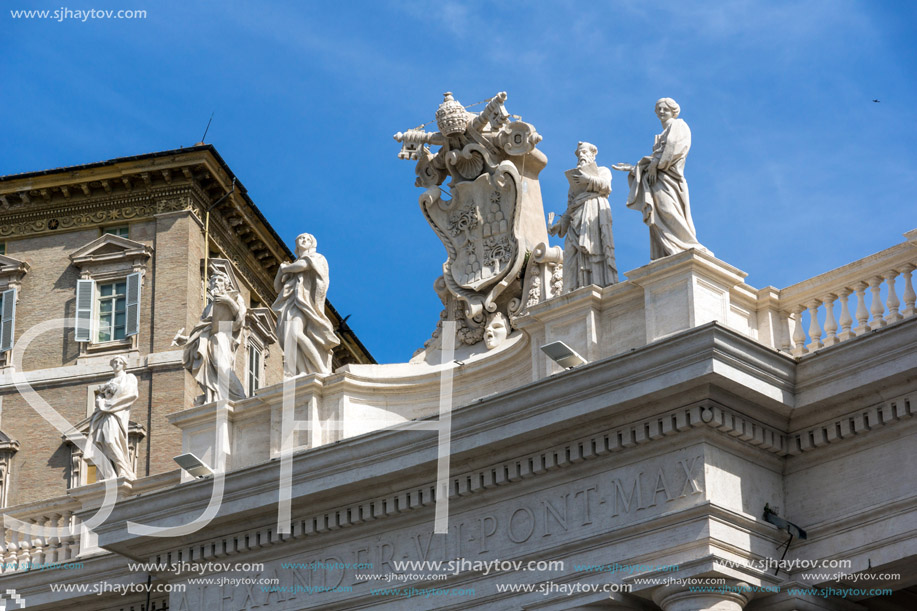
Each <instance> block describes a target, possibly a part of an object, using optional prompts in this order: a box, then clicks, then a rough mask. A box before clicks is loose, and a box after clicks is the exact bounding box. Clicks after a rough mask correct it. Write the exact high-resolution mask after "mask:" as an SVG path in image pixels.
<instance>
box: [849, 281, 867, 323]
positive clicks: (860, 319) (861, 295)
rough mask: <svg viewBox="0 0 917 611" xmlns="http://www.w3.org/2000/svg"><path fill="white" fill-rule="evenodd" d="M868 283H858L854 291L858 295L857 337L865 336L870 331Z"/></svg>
mask: <svg viewBox="0 0 917 611" xmlns="http://www.w3.org/2000/svg"><path fill="white" fill-rule="evenodd" d="M866 286H867V285H866V283H865V282H858V283H857V285H856V286H855V287H853V288H854V289H856V293H857V311H856V317H857V330H856V334H857V335H863V334H864V333H866V332H867V331H870V330H871V329H870V328H869V323H868V322H867V321H868V320H869V310H867V309H866Z"/></svg>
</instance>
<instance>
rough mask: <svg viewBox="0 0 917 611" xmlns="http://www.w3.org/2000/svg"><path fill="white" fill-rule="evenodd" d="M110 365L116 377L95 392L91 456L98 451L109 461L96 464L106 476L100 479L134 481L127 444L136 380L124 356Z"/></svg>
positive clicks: (90, 435)
mask: <svg viewBox="0 0 917 611" xmlns="http://www.w3.org/2000/svg"><path fill="white" fill-rule="evenodd" d="M109 364H110V365H111V368H112V370H113V371H114V372H115V377H113V378H112V379H111V380H109V381H108V382H107V383H106V384H102V385H101V386H99V387H98V388H96V390H95V395H96V400H95V403H96V407H95V411H94V412H92V417H91V419H90V420H89V439H90V440H91V441H92V443H93V444H94V448H93V449H92V450H91V451H90V454H93V453H94V452H95V451H98V452H101V453H102V454H103V455H104V456H105V458H107V459H108V461H105V460H96V461H94V463H95V465H96V467H97V468H98V469H99V471H100V473H101V474H102V476H103V477H102V478H100V479H108V478H111V477H126V478H128V479H134V477H136V476H135V475H134V467H133V465H132V464H131V457H130V450H129V449H128V444H127V429H128V424H129V422H130V420H129V418H130V410H131V405H133V403H134V401H136V400H137V396H138V392H137V376H135V375H134V374H132V373H127V372H126V371H125V369H126V368H127V360H126V359H125V358H124V357H123V356H116V357H115V358H113V359H112V360H111V363H109ZM87 458H91V456H88V457H87ZM109 461H111V462H110V464H109ZM112 470H114V472H112Z"/></svg>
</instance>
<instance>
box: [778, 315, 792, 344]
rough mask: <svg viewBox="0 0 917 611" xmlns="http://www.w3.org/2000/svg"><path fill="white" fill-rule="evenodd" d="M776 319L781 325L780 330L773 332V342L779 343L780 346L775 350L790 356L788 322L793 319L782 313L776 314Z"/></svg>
mask: <svg viewBox="0 0 917 611" xmlns="http://www.w3.org/2000/svg"><path fill="white" fill-rule="evenodd" d="M777 317H778V319H779V320H780V324H781V325H782V326H781V327H780V329H777V330H775V332H774V340H775V341H779V342H780V345H779V346H778V347H777V349H778V350H780V351H781V352H786V353H787V354H790V353H791V352H792V350H793V345H792V343H791V340H790V322H791V321H792V319H793V317H792V316H789V315H785V314H784V313H783V312H777ZM784 321H785V322H784Z"/></svg>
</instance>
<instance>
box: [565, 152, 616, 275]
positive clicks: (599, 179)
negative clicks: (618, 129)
mask: <svg viewBox="0 0 917 611" xmlns="http://www.w3.org/2000/svg"><path fill="white" fill-rule="evenodd" d="M597 154H598V149H597V148H596V147H595V145H594V144H590V143H588V142H580V143H579V144H578V145H577V147H576V159H577V163H576V167H575V168H574V169H572V170H568V171H567V172H566V176H567V180H568V181H569V182H570V190H569V192H568V194H567V211H566V212H564V214H563V215H562V216H561V217H560V220H559V221H558V222H557V223H555V224H553V225H551V226H550V227H548V233H550V234H551V235H556V236H559V237H562V238H563V237H566V239H565V241H564V268H563V269H564V293H569V292H570V291H572V290H574V289H578V288H579V287H581V286H589V285H591V284H595V285H597V286H609V285H611V284H614V283H615V282H617V281H618V270H617V269H616V268H615V243H614V238H613V237H612V234H611V206H609V205H608V195H609V194H610V193H611V170H609V169H608V168H605V167H601V166H597V165H596V163H595V157H596V155H597ZM553 217H554V213H551V215H550V218H549V219H548V220H549V222H550V221H553Z"/></svg>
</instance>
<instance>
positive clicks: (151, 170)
mask: <svg viewBox="0 0 917 611" xmlns="http://www.w3.org/2000/svg"><path fill="white" fill-rule="evenodd" d="M205 233H206V235H205ZM205 256H206V258H207V259H208V266H209V268H210V270H211V273H212V272H213V271H214V270H221V271H224V272H225V273H227V274H228V275H229V276H230V277H231V278H232V280H233V283H234V285H235V288H236V289H237V290H238V291H239V292H240V294H241V296H242V299H243V300H244V303H245V304H246V305H247V306H248V313H247V320H246V327H245V331H244V337H243V339H242V343H241V345H240V347H239V350H238V352H237V354H236V360H235V369H236V374H237V376H238V377H239V379H240V380H242V381H243V382H244V384H245V387H246V392H247V394H249V395H252V394H254V393H255V392H256V391H257V390H258V389H259V388H262V387H265V386H269V385H271V384H275V383H277V382H278V381H279V380H280V379H281V377H282V368H281V357H280V352H279V350H278V349H277V346H276V338H275V336H274V330H273V326H274V321H273V318H272V317H273V314H272V312H271V311H270V307H269V306H270V304H271V303H272V301H273V300H274V298H275V297H276V293H275V290H274V287H273V278H274V274H275V272H276V270H277V268H278V266H279V265H280V263H282V262H285V261H289V260H290V259H291V258H292V255H291V253H290V251H289V249H288V248H287V247H286V246H285V245H284V244H283V243H282V242H281V240H280V238H279V237H278V236H277V234H276V233H275V232H274V230H273V229H272V228H271V226H270V225H269V224H268V223H267V221H266V220H265V219H264V217H263V216H262V215H261V213H260V212H259V211H258V209H257V208H256V207H255V206H254V204H253V203H252V201H251V199H250V198H249V197H248V195H247V193H246V191H245V188H244V187H243V186H242V184H241V182H239V181H238V180H237V179H236V177H235V176H234V175H233V173H232V172H231V170H230V169H229V168H228V166H227V165H226V164H225V162H223V160H222V158H221V157H220V156H219V154H218V153H217V151H216V150H215V149H214V148H213V147H212V146H209V145H200V146H195V147H192V148H187V149H180V150H175V151H164V152H160V153H154V154H148V155H140V156H136V157H130V158H121V159H113V160H109V161H105V162H101V163H94V164H87V165H82V166H77V167H69V168H61V169H55V170H47V171H43V172H33V173H28V174H20V175H13V176H4V177H0V294H2V300H3V301H2V313H3V319H2V323H3V324H2V337H0V340H2V342H0V348H2V351H0V402H2V403H0V407H2V421H0V430H2V436H3V438H4V439H5V441H3V442H2V443H3V444H5V445H4V447H5V448H6V449H5V450H4V449H0V452H4V453H5V454H4V455H5V456H6V458H4V459H3V465H4V467H3V471H2V475H3V477H2V483H3V487H2V496H0V500H2V502H3V507H5V508H10V507H14V506H23V505H29V504H34V503H39V502H42V501H45V500H47V499H49V498H54V497H61V496H65V495H66V494H67V491H68V490H69V489H73V488H77V487H79V486H81V485H85V484H87V483H92V482H93V481H95V467H94V466H93V465H91V464H89V463H87V462H86V461H85V460H83V459H82V457H81V455H80V454H81V453H80V451H79V449H78V448H77V447H76V445H75V444H74V443H72V442H71V441H70V440H69V439H68V433H67V432H65V433H63V434H62V433H61V432H59V431H56V430H54V428H53V427H52V426H51V425H50V424H49V423H48V422H47V421H46V420H45V418H43V417H42V416H41V415H39V413H37V412H36V411H35V410H34V409H32V407H30V405H29V403H28V401H27V400H26V398H25V397H24V396H23V395H22V394H21V393H20V392H19V391H18V390H17V389H16V382H15V380H14V373H15V372H17V371H18V372H20V373H22V374H24V375H25V377H26V380H27V381H28V383H29V384H30V385H31V387H32V388H34V389H35V391H36V392H37V393H38V395H39V396H40V397H41V399H43V400H44V401H46V402H47V403H48V404H49V405H50V406H52V407H53V408H54V410H56V411H57V413H59V414H60V415H61V416H62V417H63V418H64V419H65V420H66V422H67V423H70V424H71V425H73V428H74V429H76V430H81V429H82V431H83V432H84V433H85V429H86V427H87V426H88V416H89V415H90V414H91V412H92V409H93V393H92V391H93V389H94V388H95V387H96V386H97V385H98V384H101V383H104V382H105V381H106V380H107V379H108V378H110V377H111V368H110V367H109V361H110V360H111V359H112V358H113V357H115V356H123V357H125V358H126V359H127V361H128V370H129V371H130V372H131V373H134V374H135V375H136V376H137V378H138V380H139V394H140V397H139V399H138V400H137V401H136V403H135V404H134V405H133V407H132V410H131V415H130V419H131V423H132V424H131V440H130V441H131V450H132V458H133V461H134V463H135V465H134V468H135V471H136V472H137V473H138V475H139V476H141V477H145V476H152V475H156V474H159V473H163V472H167V471H172V470H174V468H175V464H174V462H173V461H172V457H173V456H175V455H176V454H179V453H180V451H181V436H180V434H179V433H178V431H176V429H175V427H173V426H172V425H171V424H169V423H168V420H167V416H168V415H169V414H170V413H172V412H178V411H182V410H183V409H186V408H188V407H190V406H192V405H194V403H195V400H196V398H197V397H198V395H200V389H199V388H198V386H197V384H196V382H195V380H194V378H193V377H192V376H191V375H190V374H189V373H188V372H187V371H186V370H185V368H184V367H183V365H182V351H181V349H180V348H177V347H176V346H175V345H174V343H173V338H174V337H175V335H176V333H177V332H179V331H180V330H182V329H191V328H192V327H194V325H195V324H197V322H198V319H199V317H200V314H201V311H202V309H203V307H204V304H205V302H204V299H205V290H204V284H203V266H204V259H205ZM328 309H329V315H330V316H331V318H332V321H333V322H334V324H335V326H336V328H340V326H341V319H340V317H339V316H338V315H337V313H336V312H335V311H334V309H333V307H331V306H330V305H329V307H328ZM42 326H44V327H42ZM339 335H340V336H341V340H342V341H341V345H340V346H339V347H338V349H337V351H336V353H335V363H336V364H337V365H341V364H344V363H348V362H372V358H371V356H370V355H369V354H368V352H367V351H366V350H365V348H364V347H363V346H362V345H361V344H360V342H359V340H358V339H357V338H356V337H355V336H354V335H353V333H351V332H350V331H349V330H346V326H345V330H344V331H343V332H339ZM23 338H25V341H26V342H28V344H27V346H26V345H23V343H22V342H23ZM14 343H17V344H19V345H20V347H21V348H22V349H23V350H22V361H21V363H19V364H18V365H17V364H15V363H14V362H13V351H12V350H11V348H12V347H13V345H14ZM272 352H273V354H272ZM71 433H72V431H71Z"/></svg>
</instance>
